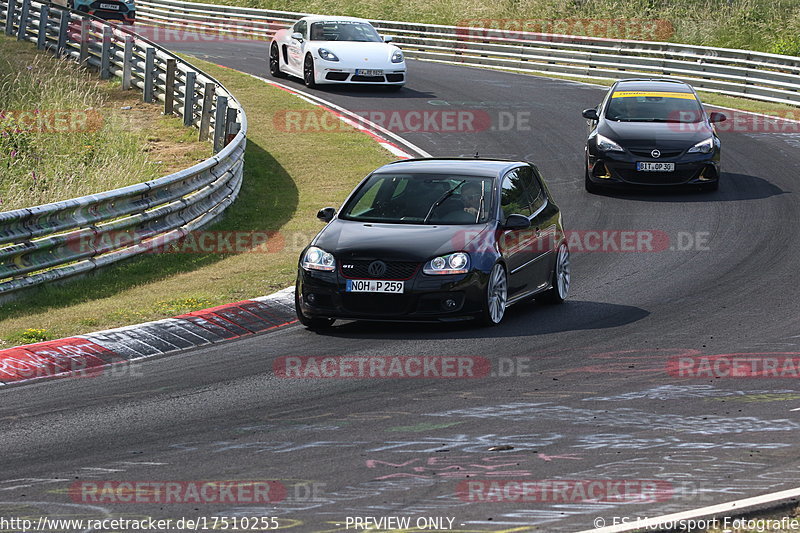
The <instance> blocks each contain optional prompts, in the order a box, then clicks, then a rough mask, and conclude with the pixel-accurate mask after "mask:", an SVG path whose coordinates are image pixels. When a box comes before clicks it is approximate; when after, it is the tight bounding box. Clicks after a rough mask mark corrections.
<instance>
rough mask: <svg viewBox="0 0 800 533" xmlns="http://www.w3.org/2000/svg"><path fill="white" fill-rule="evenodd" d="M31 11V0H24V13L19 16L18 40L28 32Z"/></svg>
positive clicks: (23, 37)
mask: <svg viewBox="0 0 800 533" xmlns="http://www.w3.org/2000/svg"><path fill="white" fill-rule="evenodd" d="M30 11H31V0H22V14H21V15H20V16H19V29H17V40H18V41H21V40H23V39H25V37H27V34H28V15H29V14H30Z"/></svg>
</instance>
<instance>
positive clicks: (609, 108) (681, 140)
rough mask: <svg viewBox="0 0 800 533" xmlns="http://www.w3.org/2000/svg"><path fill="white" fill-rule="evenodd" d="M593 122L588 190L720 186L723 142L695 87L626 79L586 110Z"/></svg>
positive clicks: (587, 166) (588, 147) (716, 118)
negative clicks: (634, 187)
mask: <svg viewBox="0 0 800 533" xmlns="http://www.w3.org/2000/svg"><path fill="white" fill-rule="evenodd" d="M583 116H584V118H586V119H587V122H588V126H589V138H588V139H587V141H586V161H585V165H584V169H585V180H586V190H587V191H589V192H596V191H597V190H598V189H601V188H602V187H614V186H617V187H619V186H640V187H641V186H676V185H681V186H697V187H699V188H701V189H709V190H716V189H717V187H718V186H719V176H720V174H719V172H720V171H719V160H720V143H719V138H718V137H717V135H716V133H715V131H714V127H713V126H712V124H713V123H714V122H722V121H723V120H725V119H726V117H725V115H724V114H722V113H711V114H710V115H707V114H706V112H705V110H704V109H703V105H702V104H701V103H700V99H699V98H698V96H697V93H695V91H694V89H693V88H692V87H691V86H690V85H688V84H686V83H683V82H681V81H675V80H666V79H656V80H639V79H636V80H620V81H618V82H616V83H615V84H614V85H613V86H612V87H611V89H609V91H608V93H607V94H606V96H605V98H604V99H603V102H602V103H601V104H600V105H599V106H597V108H594V109H586V110H585V111H584V112H583Z"/></svg>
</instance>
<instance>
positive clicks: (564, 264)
mask: <svg viewBox="0 0 800 533" xmlns="http://www.w3.org/2000/svg"><path fill="white" fill-rule="evenodd" d="M569 282H570V266H569V248H567V244H566V243H563V242H562V243H561V244H560V245H559V246H558V252H557V253H556V263H555V265H553V274H552V275H551V277H550V284H551V287H550V288H549V289H548V290H546V291H545V292H543V293H542V294H541V295H539V296H537V297H536V300H537V301H540V302H543V303H546V304H560V303H564V300H566V299H567V297H568V296H569Z"/></svg>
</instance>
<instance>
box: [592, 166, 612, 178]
mask: <svg viewBox="0 0 800 533" xmlns="http://www.w3.org/2000/svg"><path fill="white" fill-rule="evenodd" d="M601 164H602V165H603V171H604V173H603V174H601V175H600V176H595V177H596V178H599V179H603V180H608V179H611V172H610V171H609V170H608V167H607V166H606V164H605V163H601Z"/></svg>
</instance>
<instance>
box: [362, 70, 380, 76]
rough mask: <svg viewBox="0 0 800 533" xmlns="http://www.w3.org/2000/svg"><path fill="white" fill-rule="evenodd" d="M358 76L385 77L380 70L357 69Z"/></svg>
mask: <svg viewBox="0 0 800 533" xmlns="http://www.w3.org/2000/svg"><path fill="white" fill-rule="evenodd" d="M356 76H383V71H382V70H380V69H363V68H357V69H356Z"/></svg>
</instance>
